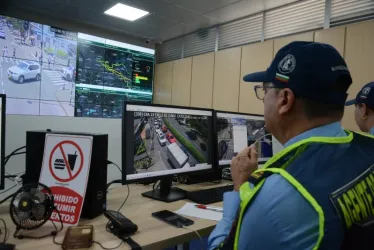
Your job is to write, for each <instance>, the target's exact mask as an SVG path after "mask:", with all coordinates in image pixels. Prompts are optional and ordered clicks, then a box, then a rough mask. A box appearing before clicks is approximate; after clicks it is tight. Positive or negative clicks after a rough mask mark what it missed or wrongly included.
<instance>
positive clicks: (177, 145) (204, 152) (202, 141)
mask: <svg viewBox="0 0 374 250" xmlns="http://www.w3.org/2000/svg"><path fill="white" fill-rule="evenodd" d="M181 111H182V112H181ZM183 111H184V110H180V109H169V110H168V109H167V108H161V107H157V108H156V107H151V110H150V111H148V110H146V111H135V112H131V117H132V118H133V119H131V118H130V117H128V116H129V112H127V113H126V115H127V116H126V117H127V119H129V120H131V121H129V122H132V127H133V132H132V135H131V139H132V141H129V142H128V144H129V145H130V144H131V145H133V148H132V150H133V151H132V152H133V159H132V162H131V164H127V175H128V176H129V175H131V177H130V178H136V177H135V176H137V177H138V178H139V177H140V176H143V177H144V176H145V175H147V174H148V175H149V174H151V175H152V176H155V175H165V174H169V173H179V172H188V171H195V170H201V169H209V168H211V165H209V164H210V160H209V159H210V156H211V154H212V148H211V146H210V145H211V144H209V142H208V141H209V140H210V139H211V134H212V131H211V129H210V128H209V123H210V122H211V119H212V117H211V114H210V113H209V112H208V111H201V112H202V113H194V112H193V110H192V111H191V112H190V113H185V112H183ZM204 112H205V113H204ZM126 140H128V139H126ZM148 175H147V176H148Z"/></svg>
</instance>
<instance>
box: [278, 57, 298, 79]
mask: <svg viewBox="0 0 374 250" xmlns="http://www.w3.org/2000/svg"><path fill="white" fill-rule="evenodd" d="M295 67H296V59H295V57H294V56H293V55H291V54H288V55H286V56H285V57H284V58H283V59H282V60H281V61H280V62H279V64H278V70H279V71H280V72H281V73H282V74H289V73H291V72H293V71H294V70H295Z"/></svg>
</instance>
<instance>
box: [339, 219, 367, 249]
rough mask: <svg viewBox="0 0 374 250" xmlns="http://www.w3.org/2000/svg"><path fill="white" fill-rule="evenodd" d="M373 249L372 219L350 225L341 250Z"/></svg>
mask: <svg viewBox="0 0 374 250" xmlns="http://www.w3.org/2000/svg"><path fill="white" fill-rule="evenodd" d="M373 247H374V217H369V218H368V219H366V220H364V221H362V222H357V223H354V224H353V225H352V227H351V228H350V229H349V231H348V232H347V233H346V235H345V239H344V242H343V245H342V247H341V250H369V249H373Z"/></svg>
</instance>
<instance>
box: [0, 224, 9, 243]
mask: <svg viewBox="0 0 374 250" xmlns="http://www.w3.org/2000/svg"><path fill="white" fill-rule="evenodd" d="M0 220H1V221H2V222H3V224H4V239H3V242H2V243H3V244H4V243H5V242H6V241H7V239H8V237H7V235H8V229H7V227H6V223H5V220H4V219H2V218H0Z"/></svg>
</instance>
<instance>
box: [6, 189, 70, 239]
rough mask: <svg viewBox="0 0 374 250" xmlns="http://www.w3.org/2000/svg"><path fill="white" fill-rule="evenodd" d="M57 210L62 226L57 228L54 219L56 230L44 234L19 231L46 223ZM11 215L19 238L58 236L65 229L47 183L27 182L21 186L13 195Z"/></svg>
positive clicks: (15, 234) (15, 235) (16, 235)
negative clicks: (31, 234)
mask: <svg viewBox="0 0 374 250" xmlns="http://www.w3.org/2000/svg"><path fill="white" fill-rule="evenodd" d="M54 210H56V212H57V213H58V215H59V218H60V222H61V228H60V230H57V227H56V224H55V223H54V222H53V221H52V223H53V225H54V227H55V231H52V232H51V233H50V234H47V235H43V236H26V235H20V234H19V231H20V230H21V229H23V230H33V229H36V228H39V227H41V226H42V225H44V224H45V223H46V222H47V221H48V220H49V219H50V217H51V215H52V212H53V211H54ZM9 213H10V217H11V219H12V221H13V222H14V224H15V225H16V231H15V233H14V235H13V236H14V237H15V238H18V239H23V238H28V239H41V238H44V237H47V236H56V235H57V233H58V232H60V231H61V230H62V229H63V223H62V220H61V215H60V213H59V211H58V210H57V209H56V207H55V205H54V197H53V194H52V191H51V190H50V189H49V188H48V187H47V186H45V185H43V184H41V183H38V184H27V185H25V186H23V187H21V188H20V189H19V190H18V191H17V192H16V193H15V194H14V195H13V197H12V200H11V202H10V211H9Z"/></svg>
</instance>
